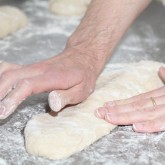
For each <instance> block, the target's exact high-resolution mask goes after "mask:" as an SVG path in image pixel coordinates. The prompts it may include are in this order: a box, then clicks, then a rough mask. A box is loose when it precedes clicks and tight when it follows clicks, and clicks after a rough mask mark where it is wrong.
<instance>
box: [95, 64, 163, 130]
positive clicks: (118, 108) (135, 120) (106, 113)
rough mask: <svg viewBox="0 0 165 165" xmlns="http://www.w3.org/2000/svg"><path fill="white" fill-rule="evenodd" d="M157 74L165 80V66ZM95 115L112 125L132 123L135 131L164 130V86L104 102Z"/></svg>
mask: <svg viewBox="0 0 165 165" xmlns="http://www.w3.org/2000/svg"><path fill="white" fill-rule="evenodd" d="M159 76H160V77H161V79H162V80H163V81H164V82H165V68H163V67H161V68H160V70H159ZM96 114H97V117H99V118H102V119H104V120H106V121H107V122H109V123H111V124H114V125H130V124H132V125H133V129H134V131H136V132H148V133H152V132H160V131H165V86H164V87H161V88H159V89H156V90H153V91H150V92H147V93H143V94H140V95H138V96H134V97H131V98H128V99H125V100H117V101H111V102H107V103H105V105H104V106H103V107H101V108H99V109H98V110H97V112H96Z"/></svg>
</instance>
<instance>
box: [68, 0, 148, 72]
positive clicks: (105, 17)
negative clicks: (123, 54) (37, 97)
mask: <svg viewBox="0 0 165 165" xmlns="http://www.w3.org/2000/svg"><path fill="white" fill-rule="evenodd" d="M149 3H150V0H93V1H92V2H91V4H90V6H89V8H88V10H87V12H86V15H85V16H84V18H83V19H82V21H81V23H80V25H79V26H78V28H77V29H76V31H75V32H74V33H73V34H72V36H71V37H70V38H69V40H68V43H67V47H69V48H73V49H75V50H77V51H78V52H80V53H81V54H82V55H83V58H84V60H85V59H86V60H87V61H89V62H90V64H93V65H94V67H95V69H96V72H97V74H99V73H100V71H101V70H102V68H103V66H104V65H105V63H106V62H107V60H108V59H109V57H110V56H111V54H112V52H113V50H114V48H115V46H116V45H117V43H118V42H119V41H120V39H121V37H122V36H123V34H124V33H125V32H126V30H127V29H128V27H129V26H130V25H131V23H132V22H133V21H134V20H135V19H136V17H137V16H138V15H139V14H140V13H141V12H142V11H143V10H144V9H145V8H146V7H147V6H148V4H149ZM80 56H81V55H80ZM80 58H81V57H80Z"/></svg>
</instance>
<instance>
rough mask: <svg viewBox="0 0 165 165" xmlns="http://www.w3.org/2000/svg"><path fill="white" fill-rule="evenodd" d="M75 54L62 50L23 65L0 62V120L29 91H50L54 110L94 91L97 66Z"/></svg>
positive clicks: (77, 101) (84, 97)
mask: <svg viewBox="0 0 165 165" xmlns="http://www.w3.org/2000/svg"><path fill="white" fill-rule="evenodd" d="M78 53H79V52H77V51H74V50H64V52H63V53H61V54H60V55H58V56H55V57H53V58H52V59H49V60H46V61H43V62H39V63H36V64H32V65H26V66H21V65H15V64H9V63H6V62H2V63H0V99H1V102H0V119H4V118H6V117H8V116H9V115H10V114H11V113H12V112H14V110H15V109H16V108H17V106H18V105H19V104H20V103H21V102H22V101H23V100H24V99H26V98H27V97H28V96H30V95H32V94H37V93H41V92H51V91H53V92H51V93H50V95H49V103H50V107H51V108H52V109H53V110H54V111H59V110H60V109H61V108H63V107H64V106H65V105H67V104H77V103H79V102H81V101H83V100H84V99H86V98H87V97H88V96H89V95H90V93H92V91H93V90H94V87H95V81H96V78H97V76H96V73H95V70H96V69H95V68H94V65H91V64H90V63H89V62H88V60H87V59H88V57H86V58H84V55H83V56H81V55H80V56H79V54H78Z"/></svg>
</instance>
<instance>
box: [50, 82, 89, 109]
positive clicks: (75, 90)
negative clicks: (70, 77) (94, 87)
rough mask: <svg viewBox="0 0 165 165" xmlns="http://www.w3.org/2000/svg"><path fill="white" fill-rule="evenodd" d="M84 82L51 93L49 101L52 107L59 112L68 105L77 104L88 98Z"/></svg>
mask: <svg viewBox="0 0 165 165" xmlns="http://www.w3.org/2000/svg"><path fill="white" fill-rule="evenodd" d="M82 89H84V88H83V87H82V84H79V85H77V86H74V87H72V88H69V89H67V90H55V91H52V92H51V93H50V94H49V97H48V102H49V106H50V108H51V109H52V110H53V111H55V112H58V111H60V110H61V109H62V108H64V107H65V106H66V105H69V104H77V103H79V102H81V101H82V100H84V99H85V98H86V95H84V91H82Z"/></svg>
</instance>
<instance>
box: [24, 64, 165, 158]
mask: <svg viewBox="0 0 165 165" xmlns="http://www.w3.org/2000/svg"><path fill="white" fill-rule="evenodd" d="M160 66H162V64H161V63H157V62H140V63H134V64H129V65H128V64H114V65H108V66H107V67H106V68H105V70H104V71H103V73H102V74H101V75H100V77H99V79H98V81H97V84H96V89H95V91H94V93H93V94H92V95H91V96H89V98H88V99H86V100H85V101H84V102H82V103H80V104H78V105H76V106H72V107H70V108H66V109H65V110H64V111H62V112H60V113H59V114H58V116H57V117H52V116H50V115H49V114H46V113H45V114H39V115H36V116H34V117H33V118H32V119H31V120H30V121H29V122H28V123H27V125H26V128H25V132H24V133H25V144H26V149H27V151H28V152H29V153H31V154H33V155H36V156H43V157H46V158H49V159H54V160H56V159H62V158H66V157H68V156H70V155H72V154H74V153H76V152H78V151H81V150H83V149H84V148H86V147H88V146H89V145H90V144H92V143H94V142H95V141H97V140H98V139H100V138H102V137H103V136H105V135H107V134H109V133H110V131H111V130H112V129H113V128H115V126H114V125H112V124H109V123H107V122H105V121H104V120H102V119H98V118H97V117H95V115H94V112H95V110H96V109H97V108H98V107H100V106H103V104H104V103H105V102H106V101H110V100H115V99H124V98H128V97H131V96H133V95H137V94H139V93H142V92H147V91H149V90H152V89H155V88H158V87H161V86H163V83H162V81H161V80H160V78H159V76H158V74H157V71H158V69H159V67H160Z"/></svg>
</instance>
